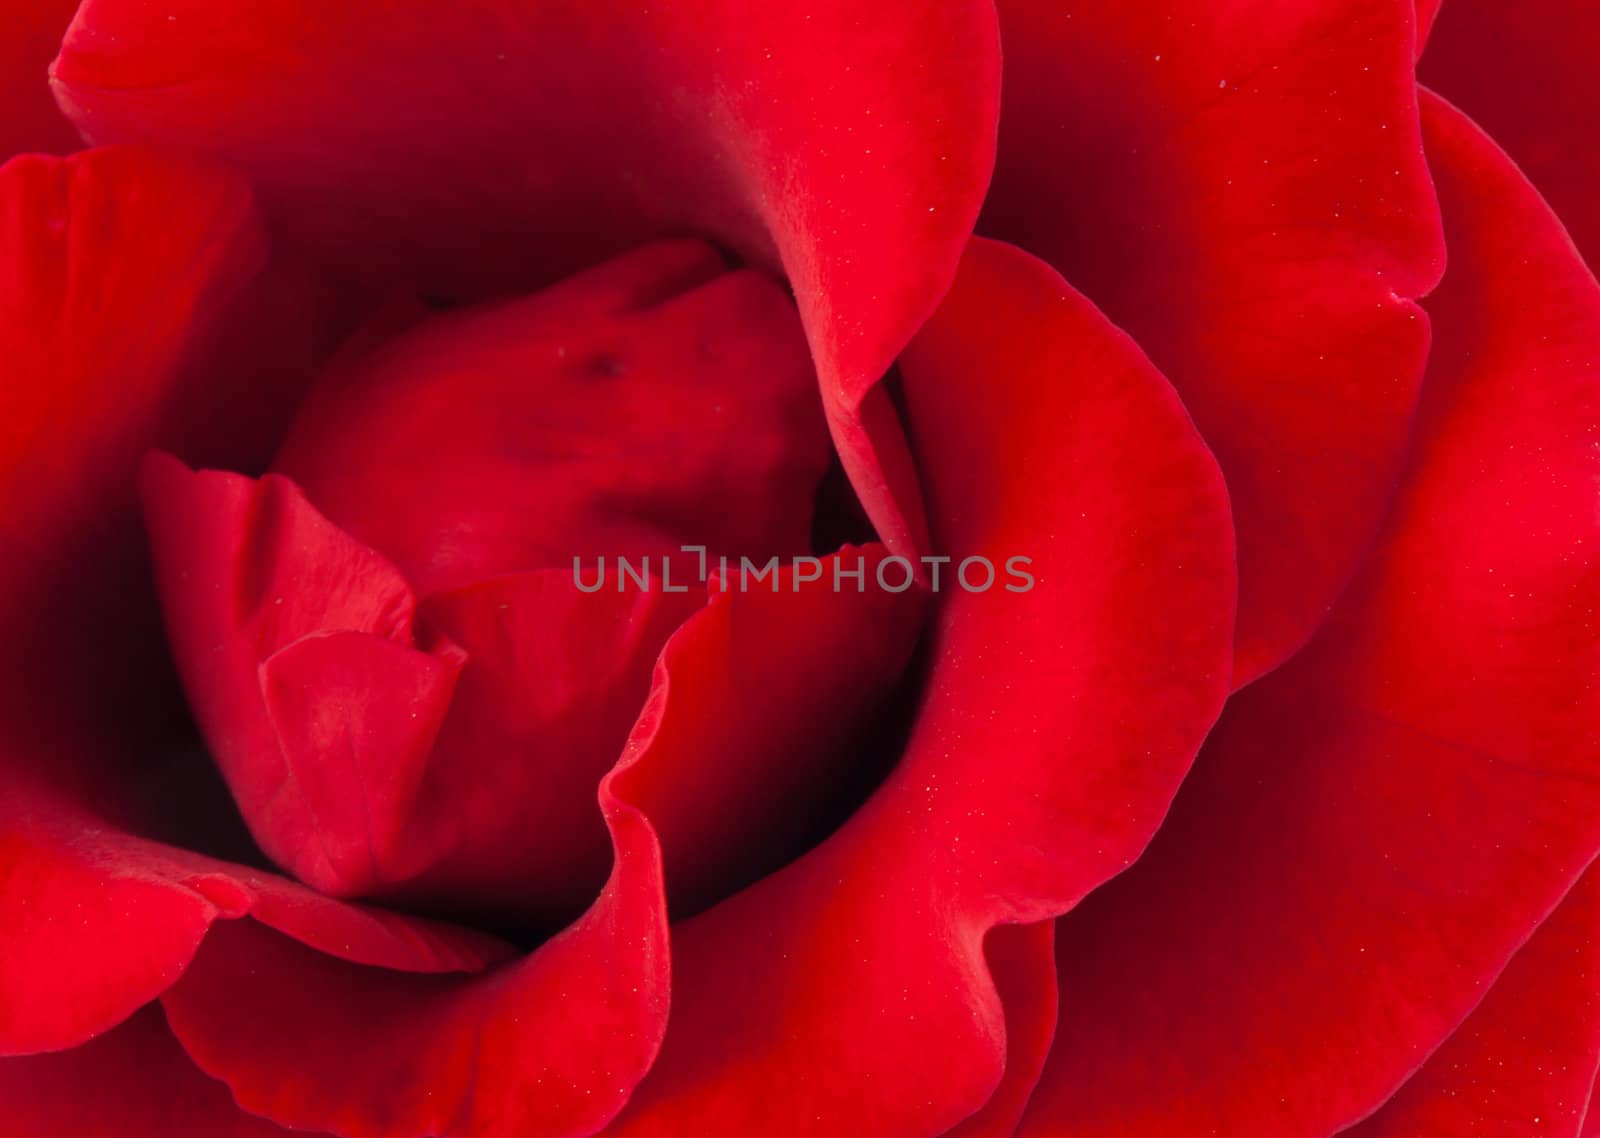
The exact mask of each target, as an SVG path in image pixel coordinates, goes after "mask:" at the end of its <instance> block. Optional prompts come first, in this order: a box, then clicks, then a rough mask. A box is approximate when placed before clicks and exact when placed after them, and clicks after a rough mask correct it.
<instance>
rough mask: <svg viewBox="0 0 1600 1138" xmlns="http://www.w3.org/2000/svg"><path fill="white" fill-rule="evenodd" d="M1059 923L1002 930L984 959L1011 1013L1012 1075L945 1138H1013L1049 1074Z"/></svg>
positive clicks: (1008, 1044)
mask: <svg viewBox="0 0 1600 1138" xmlns="http://www.w3.org/2000/svg"><path fill="white" fill-rule="evenodd" d="M1054 932H1055V922H1054V921H1040V922H1039V923H1038V924H1033V925H999V926H997V927H996V928H994V929H993V930H992V931H991V932H990V933H989V939H988V940H987V941H985V942H984V959H985V960H986V961H987V962H988V965H989V971H990V973H991V974H992V975H993V976H994V983H995V988H996V989H997V990H998V991H999V993H1000V1002H1001V1004H1003V1005H1004V1006H1005V1009H1006V1073H1005V1076H1004V1077H1003V1078H1002V1079H1001V1080H1000V1085H999V1086H998V1087H997V1088H995V1092H994V1095H993V1097H991V1098H990V1099H989V1101H988V1102H986V1103H984V1104H983V1106H982V1107H981V1108H980V1109H979V1110H978V1112H977V1113H976V1114H974V1115H972V1116H971V1117H969V1118H967V1119H966V1120H965V1121H964V1122H961V1123H960V1124H958V1125H957V1126H955V1127H954V1128H953V1129H951V1130H948V1131H946V1132H945V1136H944V1138H1011V1136H1012V1135H1013V1134H1015V1133H1016V1130H1017V1123H1018V1122H1019V1121H1021V1119H1022V1112H1023V1111H1024V1110H1025V1109H1026V1108H1027V1105H1028V1098H1029V1096H1030V1095H1032V1094H1033V1088H1034V1086H1035V1085H1037V1083H1038V1081H1039V1074H1040V1072H1041V1071H1043V1070H1044V1061H1045V1057H1046V1056H1047V1055H1049V1053H1050V1041H1051V1040H1052V1039H1053V1038H1055V1031H1056V1000H1057V993H1056V952H1055V936H1054Z"/></svg>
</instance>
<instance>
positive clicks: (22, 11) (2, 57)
mask: <svg viewBox="0 0 1600 1138" xmlns="http://www.w3.org/2000/svg"><path fill="white" fill-rule="evenodd" d="M77 10H78V0H6V3H5V4H4V5H0V162H3V161H5V160H6V159H7V158H10V157H11V156H12V155H13V154H22V153H25V152H28V151H44V152H45V153H49V154H65V153H67V152H68V151H70V150H76V149H78V147H79V146H80V145H82V143H81V142H80V141H79V138H78V132H77V130H75V129H74V128H73V126H72V124H71V123H70V122H68V121H67V119H66V116H65V115H63V114H62V113H61V110H60V108H59V107H57V106H56V101H55V99H54V98H52V97H51V93H50V79H49V75H48V70H49V66H50V60H51V59H53V58H55V54H56V51H57V50H58V49H59V48H60V46H61V36H62V34H63V33H64V32H65V31H66V30H67V25H68V24H69V23H70V22H71V21H72V16H73V13H75V12H76V11H77Z"/></svg>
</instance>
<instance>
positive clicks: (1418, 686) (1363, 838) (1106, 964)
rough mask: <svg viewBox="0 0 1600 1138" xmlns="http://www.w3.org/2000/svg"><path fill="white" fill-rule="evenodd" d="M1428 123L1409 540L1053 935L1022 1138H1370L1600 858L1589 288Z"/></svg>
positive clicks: (1523, 213)
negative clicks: (1440, 234)
mask: <svg viewBox="0 0 1600 1138" xmlns="http://www.w3.org/2000/svg"><path fill="white" fill-rule="evenodd" d="M1423 117H1424V124H1425V127H1426V134H1427V140H1428V147H1429V157H1430V159H1431V162H1432V168H1433V170H1434V174H1435V176H1436V178H1437V179H1438V184H1439V189H1440V196H1441V199H1442V202H1443V205H1444V212H1445V220H1446V227H1447V231H1448V233H1449V236H1450V240H1451V247H1450V248H1451V268H1450V271H1449V273H1448V274H1447V275H1446V278H1445V281H1444V283H1443V284H1442V285H1441V287H1440V289H1439V291H1438V293H1437V294H1436V295H1435V296H1434V297H1433V298H1431V299H1430V300H1429V302H1428V308H1429V312H1430V314H1431V315H1432V317H1433V320H1434V323H1435V326H1436V330H1437V335H1436V338H1435V345H1434V351H1433V355H1432V358H1431V360H1430V365H1429V375H1428V382H1427V388H1426V393H1425V399H1424V405H1423V408H1422V412H1421V419H1420V424H1419V436H1418V442H1417V446H1416V449H1415V454H1414V460H1413V464H1412V467H1411V469H1410V472H1409V474H1408V476H1407V479H1406V481H1405V484H1404V487H1403V490H1402V492H1401V495H1400V498H1399V501H1398V503H1397V507H1396V512H1395V513H1394V515H1393V516H1392V518H1391V520H1390V522H1389V523H1388V524H1387V527H1386V530H1385V533H1384V536H1383V537H1382V539H1381V541H1380V544H1379V545H1378V547H1377V548H1376V550H1375V551H1374V553H1373V555H1372V557H1371V559H1370V561H1369V563H1368V564H1367V566H1366V567H1365V568H1364V569H1363V571H1362V574H1361V576H1360V578H1359V579H1358V580H1357V582H1356V583H1355V584H1354V585H1352V587H1351V590H1350V592H1349V594H1348V595H1347V596H1346V598H1345V599H1344V600H1343V601H1342V602H1341V604H1340V606H1339V609H1338V611H1337V612H1336V613H1335V614H1334V616H1333V617H1332V618H1331V619H1330V622H1329V624H1328V625H1327V626H1326V627H1325V629H1324V630H1323V632H1321V633H1320V634H1319V636H1318V638H1317V639H1316V640H1315V641H1314V642H1313V644H1312V645H1311V646H1310V647H1308V648H1307V650H1306V651H1305V652H1304V653H1303V654H1302V655H1301V656H1300V657H1298V658H1297V659H1296V660H1295V661H1293V662H1292V663H1291V664H1290V665H1288V666H1286V667H1285V668H1284V669H1282V670H1281V672H1280V673H1278V674H1275V675H1273V676H1271V677H1269V678H1267V679H1266V680H1263V681H1262V682H1261V683H1260V684H1258V685H1255V686H1253V687H1252V688H1251V689H1249V690H1248V691H1246V692H1244V693H1241V694H1240V695H1238V696H1236V697H1235V698H1234V700H1233V702H1232V703H1231V704H1230V705H1229V708H1228V711H1227V712H1226V713H1225V714H1224V716H1223V718H1222V721H1221V723H1220V725H1219V726H1218V728H1217V730H1216V732H1215V733H1214V734H1213V736H1212V738H1211V739H1210V740H1209V741H1208V743H1207V745H1206V749H1205V751H1204V752H1203V753H1202V755H1201V757H1200V760H1199V761H1198V762H1197V763H1196V764H1195V769H1194V772H1193V773H1192V774H1191V775H1190V778H1189V780H1188V781H1187V782H1186V783H1185V785H1184V790H1183V792H1182V793H1181V794H1180V795H1179V796H1178V800H1177V802H1176V804H1175V805H1174V807H1173V812H1172V816H1171V818H1170V819H1169V820H1168V821H1167V823H1166V825H1165V826H1163V828H1162V830H1161V833H1160V835H1159V836H1158V837H1157V839H1156V841H1155V842H1154V843H1153V844H1152V845H1151V848H1150V850H1149V852H1148V853H1147V854H1146V855H1145V857H1144V858H1143V859H1141V861H1140V862H1139V863H1138V864H1137V865H1135V866H1134V867H1133V868H1132V869H1131V870H1130V871H1129V872H1128V873H1127V874H1125V875H1123V876H1122V877H1121V878H1119V879H1118V880H1116V881H1114V882H1112V883H1111V884H1109V885H1108V886H1106V888H1104V889H1103V890H1101V891H1100V892H1099V893H1097V894H1096V895H1094V896H1093V897H1091V898H1090V899H1089V900H1088V901H1087V902H1086V903H1085V904H1084V905H1083V906H1082V907H1080V908H1079V909H1078V911H1076V912H1074V913H1073V914H1072V915H1070V916H1069V917H1067V918H1066V919H1065V920H1063V921H1062V922H1061V924H1060V926H1059V927H1058V929H1057V944H1058V946H1059V952H1058V956H1057V961H1058V965H1059V970H1060V971H1059V975H1060V983H1061V991H1062V997H1061V1006H1062V1014H1061V1023H1060V1026H1059V1028H1058V1031H1057V1037H1056V1044H1055V1048H1054V1051H1053V1052H1052V1055H1051V1059H1050V1063H1049V1065H1048V1067H1047V1068H1046V1073H1045V1077H1044V1079H1043V1080H1042V1081H1041V1084H1040V1090H1039V1091H1038V1093H1037V1094H1036V1095H1035V1099H1034V1103H1033V1105H1032V1107H1030V1111H1029V1115H1028V1117H1027V1119H1026V1120H1025V1122H1024V1126H1023V1129H1022V1131H1021V1133H1022V1134H1023V1135H1025V1136H1027V1138H1043V1136H1046V1135H1068V1134H1070V1135H1072V1136H1073V1138H1098V1136H1102V1135H1103V1136H1106V1138H1111V1136H1115V1138H1130V1136H1137V1138H1143V1136H1146V1135H1149V1136H1162V1138H1164V1136H1166V1135H1170V1134H1190V1133H1201V1134H1203V1133H1209V1132H1211V1131H1212V1130H1216V1131H1218V1132H1220V1133H1224V1134H1271V1135H1274V1136H1275V1138H1323V1136H1325V1135H1327V1134H1328V1133H1330V1132H1331V1131H1334V1130H1336V1129H1338V1128H1340V1127H1343V1126H1348V1125H1350V1124H1352V1123H1354V1122H1356V1121H1357V1120H1359V1119H1361V1118H1363V1117H1364V1116H1366V1115H1367V1114H1368V1113H1370V1112H1371V1111H1373V1110H1374V1109H1375V1108H1376V1107H1377V1106H1378V1105H1379V1104H1380V1103H1382V1102H1383V1101H1384V1100H1385V1099H1386V1098H1388V1097H1389V1096H1390V1095H1391V1094H1392V1093H1393V1092H1394V1091H1395V1090H1396V1088H1398V1087H1399V1086H1400V1084H1401V1083H1402V1082H1403V1081H1404V1080H1405V1079H1406V1077H1407V1076H1408V1075H1410V1074H1411V1072H1413V1071H1414V1070H1416V1068H1417V1067H1418V1066H1419V1065H1420V1064H1421V1063H1422V1062H1423V1061H1424V1060H1425V1059H1426V1058H1427V1056H1428V1055H1429V1054H1430V1053H1431V1052H1432V1051H1433V1050H1434V1049H1435V1048H1436V1047H1438V1046H1439V1045H1440V1044H1441V1043H1442V1042H1443V1041H1444V1040H1445V1038H1446V1037H1447V1036H1449V1035H1450V1034H1451V1033H1452V1032H1453V1031H1454V1030H1455V1029H1456V1028H1457V1026H1458V1025H1459V1024H1460V1023H1461V1022H1462V1021H1463V1020H1464V1019H1465V1018H1466V1016H1467V1014H1468V1013H1469V1012H1470V1011H1471V1010H1472V1009H1473V1007H1474V1006H1475V1005H1476V1004H1477V1003H1478V1002H1479V1001H1480V1000H1481V999H1482V998H1483V996H1484V993H1485V992H1487V991H1488V990H1489V987H1490V985H1491V984H1492V983H1493V982H1494V980H1495V978H1496V977H1497V976H1498V975H1499V974H1500V972H1501V970H1502V969H1503V968H1505V966H1506V962H1507V961H1508V960H1509V959H1510V958H1511V957H1512V954H1513V953H1514V952H1515V951H1516V950H1517V948H1518V947H1519V946H1520V945H1521V944H1522V943H1523V942H1524V941H1525V940H1526V939H1527V938H1528V937H1529V935H1530V934H1531V933H1532V932H1533V930H1534V929H1535V928H1536V927H1537V926H1538V925H1539V924H1540V923H1541V922H1542V921H1544V919H1545V918H1546V917H1547V916H1548V914H1549V913H1550V912H1551V911H1552V910H1553V909H1554V908H1555V906H1556V904H1557V903H1558V902H1559V901H1560V899H1561V897H1562V896H1563V895H1565V894H1566V892H1567V891H1568V889H1570V888H1571V887H1572V885H1573V883H1574V882H1575V881H1576V880H1577V879H1578V877H1579V875H1580V874H1581V873H1582V872H1583V870H1584V868H1585V867H1586V866H1587V865H1588V864H1589V863H1590V862H1591V861H1592V860H1593V858H1594V856H1595V852H1596V850H1600V777H1597V774H1600V771H1597V768H1596V762H1597V758H1600V756H1597V755H1596V752H1595V749H1594V745H1593V729H1594V724H1595V723H1596V722H1597V719H1600V703H1597V697H1600V682H1597V681H1600V636H1597V625H1596V619H1597V618H1596V612H1597V610H1600V571H1597V564H1596V556H1597V554H1600V540H1597V539H1600V517H1597V513H1596V507H1595V502H1596V487H1597V485H1600V461H1597V451H1596V447H1595V439H1596V433H1597V431H1600V383H1597V382H1596V380H1597V378H1600V287H1597V285H1596V283H1595V280H1594V278H1593V277H1592V276H1591V275H1590V274H1589V273H1588V272H1587V271H1586V270H1585V269H1584V267H1583V265H1582V263H1581V262H1580V261H1579V259H1578V258H1577V256H1576V255H1575V253H1574V251H1573V249H1572V246H1571V244H1570V243H1569V242H1568V241H1567V240H1566V239H1565V236H1564V234H1563V233H1562V232H1561V229H1560V227H1559V225H1558V224H1557V223H1556V221H1555V219H1554V217H1553V216H1552V215H1551V214H1550V212H1549V210H1548V209H1547V208H1546V207H1545V206H1544V205H1543V203H1541V202H1540V200H1539V198H1538V195H1537V194H1536V193H1535V191H1534V190H1533V189H1532V188H1531V187H1530V186H1529V185H1528V183H1527V181H1526V180H1525V179H1524V178H1523V177H1522V176H1521V175H1520V174H1519V173H1518V172H1517V170H1516V168H1515V167H1514V166H1513V165H1512V163H1511V162H1510V161H1509V159H1507V158H1506V156H1505V155H1504V154H1503V153H1502V152H1501V151H1499V150H1497V149H1496V148H1495V147H1494V145H1493V144H1492V143H1491V142H1489V141H1488V140H1487V138H1486V137H1485V136H1484V135H1483V134H1482V133H1481V132H1479V131H1478V130H1477V129H1476V128H1475V127H1473V126H1472V125H1471V124H1470V123H1469V122H1468V121H1467V120H1465V119H1464V118H1463V117H1462V116H1461V115H1460V114H1459V113H1458V112H1456V111H1454V110H1452V109H1450V108H1449V107H1448V106H1446V105H1444V104H1442V103H1440V102H1439V101H1437V100H1430V101H1428V102H1426V103H1425V105H1424V116H1423Z"/></svg>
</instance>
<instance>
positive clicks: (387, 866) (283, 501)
mask: <svg viewBox="0 0 1600 1138" xmlns="http://www.w3.org/2000/svg"><path fill="white" fill-rule="evenodd" d="M143 489H144V495H143V496H144V501H145V516H146V519H147V526H148V529H149V533H150V546H151V551H152V555H153V557H154V560H155V567H156V583H157V588H158V590H159V592H160V595H161V599H162V609H163V613H164V615H165V617H166V624H167V630H168V640H169V642H170V644H171V647H172V653H173V659H174V661H175V662H176V664H177V667H178V671H179V674H180V675H181V676H182V678H183V681H184V686H185V689H186V691H187V693H188V697H189V704H190V706H191V708H192V709H193V711H194V715H195V720H196V722H197V723H198V724H199V726H200V730H201V733H202V734H203V735H204V736H205V738H206V740H207V742H208V743H209V746H210V750H211V754H212V756H213V757H214V759H215V761H216V763H217V765H218V767H219V768H220V769H221V771H222V773H223V776H224V777H225V778H226V779H227V781H228V786H229V788H230V790H231V791H232V793H233V798H234V801H235V802H236V803H237V804H238V808H239V811H240V813H241V814H243V816H244V819H245V821H246V823H247V824H248V825H249V826H250V828H251V832H252V834H253V835H254V836H255V838H256V841H257V842H258V843H259V844H260V846H261V848H262V849H263V850H264V851H265V852H266V853H267V854H268V855H269V856H270V857H272V858H273V859H274V860H275V861H277V862H278V863H279V864H280V865H283V866H285V867H287V868H289V869H290V870H291V871H292V872H293V873H294V874H295V876H297V877H299V878H300V879H301V880H303V881H306V882H309V883H310V884H312V885H314V886H315V887H317V888H319V889H321V890H323V891H324V892H330V893H339V894H344V895H353V894H357V893H361V892H365V891H370V889H371V888H372V886H373V885H374V884H375V883H376V882H378V881H383V880H387V879H388V878H389V876H390V875H392V874H396V873H400V872H403V870H404V868H405V866H404V865H402V866H400V867H399V868H398V869H397V868H396V867H395V866H394V865H393V864H392V862H393V860H394V859H397V858H410V857H412V856H414V855H417V854H422V853H426V852H427V851H414V850H411V849H407V848H404V847H405V843H404V842H403V841H401V839H402V838H403V837H404V834H403V832H402V827H403V825H404V821H405V817H406V814H407V812H408V811H409V808H410V805H411V803H412V801H413V799H414V798H415V796H416V791H417V785H418V783H419V781H420V779H421V775H422V769H423V766H424V764H425V763H426V761H427V758H428V755H429V753H430V751H431V748H432V744H433V737H434V735H435V734H436V733H437V732H438V729H439V727H440V725H441V723H442V722H443V719H444V715H445V713H446V711H447V710H448V708H449V705H450V700H451V696H452V694H453V692H454V689H455V682H456V675H457V673H458V672H459V670H460V667H461V663H462V654H461V652H460V650H459V649H456V648H455V647H454V646H453V645H448V644H444V645H439V646H436V651H427V650H425V649H424V648H422V647H419V646H418V644H417V641H416V636H415V629H414V627H413V625H414V616H415V601H414V599H413V597H412V594H411V590H410V587H409V586H408V585H407V583H406V581H405V580H404V578H402V577H401V575H400V573H399V571H398V570H397V569H395V567H394V566H393V565H391V564H390V563H389V562H388V561H386V560H385V559H384V558H383V557H382V556H380V555H379V554H377V553H375V552H374V551H372V550H371V549H369V548H368V547H366V546H365V545H363V544H361V543H360V542H359V541H357V540H356V539H354V538H352V537H351V536H350V535H348V534H346V533H345V532H343V531H342V530H340V529H339V528H338V527H337V526H335V525H333V524H332V523H331V522H329V521H328V520H327V519H326V518H324V517H323V516H322V515H321V514H319V513H317V511H316V510H315V509H313V508H312V507H311V505H310V504H309V503H307V502H306V500H305V497H304V495H303V494H301V493H300V491H299V489H298V488H297V487H296V486H295V485H294V484H293V483H291V482H290V481H289V480H288V479H286V478H283V477H281V476H278V475H269V476H268V477H266V478H264V479H262V480H260V481H259V482H258V481H256V480H255V479H251V478H246V477H244V476H243V475H237V474H228V473H223V472H219V471H200V472H195V471H191V470H189V469H188V468H187V467H186V466H184V465H183V464H182V463H180V462H178V461H177V460H176V459H174V458H172V457H171V456H170V455H165V454H154V455H152V456H151V457H150V459H149V460H148V461H147V462H146V463H145V470H144V479H143ZM339 634H343V635H339Z"/></svg>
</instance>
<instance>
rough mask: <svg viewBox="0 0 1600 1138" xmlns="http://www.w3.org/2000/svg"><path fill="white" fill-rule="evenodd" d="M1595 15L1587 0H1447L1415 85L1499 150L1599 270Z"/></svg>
mask: <svg viewBox="0 0 1600 1138" xmlns="http://www.w3.org/2000/svg"><path fill="white" fill-rule="evenodd" d="M1597 57H1600V8H1597V7H1596V6H1595V5H1593V4H1589V3H1585V2H1584V0H1531V2H1530V3H1527V4H1502V3H1496V2H1495V0H1446V2H1444V3H1441V4H1440V5H1439V16H1438V20H1437V22H1436V24H1435V25H1434V28H1433V32H1432V34H1431V35H1430V36H1429V38H1428V44H1427V49H1426V51H1424V53H1423V56H1422V60H1421V62H1420V63H1419V65H1418V68H1417V72H1418V75H1419V77H1420V78H1421V79H1422V81H1423V82H1424V83H1426V84H1427V85H1428V86H1429V87H1431V88H1433V89H1434V90H1435V91H1438V92H1439V93H1440V94H1441V95H1443V96H1444V97H1445V98H1447V99H1449V100H1450V101H1451V102H1453V103H1455V104H1456V105H1457V106H1458V107H1460V108H1461V109H1462V110H1463V111H1465V112H1466V113H1467V114H1469V115H1471V116H1472V118H1473V120H1474V121H1476V122H1477V123H1479V124H1480V125H1482V127H1483V128H1484V129H1485V130H1486V131H1488V132H1489V135H1490V137H1492V138H1493V139H1494V140H1495V141H1496V142H1497V143H1499V144H1500V145H1501V146H1503V147H1505V149H1506V152H1507V153H1508V154H1510V155H1511V157H1512V158H1514V159H1515V160H1516V162H1517V165H1519V166H1521V167H1522V170H1523V172H1524V173H1525V174H1527V175H1528V177H1529V179H1530V180H1531V181H1532V182H1533V184H1534V185H1535V186H1536V187H1538V189H1539V192H1540V193H1541V194H1543V195H1544V198H1545V200H1546V201H1548V202H1549V203H1550V206H1551V208H1552V209H1554V210H1555V212H1556V216H1557V217H1559V218H1560V219H1561V221H1562V223H1563V224H1564V225H1565V226H1566V227H1567V231H1568V232H1569V233H1570V234H1571V235H1572V239H1573V241H1575V242H1576V243H1577V245H1578V249H1579V251H1580V252H1582V253H1583V255H1584V257H1585V258H1587V260H1588V262H1589V266H1590V268H1591V269H1593V268H1595V267H1596V266H1597V265H1600V138H1597V137H1596V133H1595V129H1594V116H1593V108H1594V107H1595V105H1596V104H1597V103H1600V77H1597V76H1596V74H1595V66H1594V63H1595V59H1596V58H1597Z"/></svg>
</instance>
